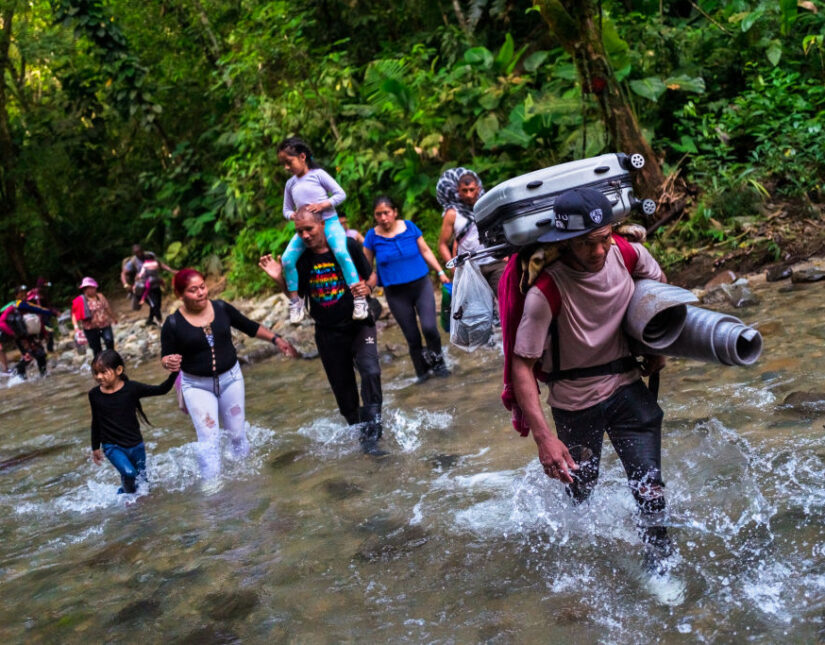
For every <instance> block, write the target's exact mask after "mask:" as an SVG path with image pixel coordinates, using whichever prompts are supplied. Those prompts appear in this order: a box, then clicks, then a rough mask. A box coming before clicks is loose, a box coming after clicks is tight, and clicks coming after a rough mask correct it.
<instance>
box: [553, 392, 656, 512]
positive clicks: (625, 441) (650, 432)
mask: <svg viewBox="0 0 825 645" xmlns="http://www.w3.org/2000/svg"><path fill="white" fill-rule="evenodd" d="M663 416H664V415H663V413H662V409H661V408H660V407H659V404H658V403H657V402H656V397H655V396H654V395H653V394H652V393H651V392H650V390H648V388H647V387H646V386H645V384H644V382H643V381H642V380H641V379H639V380H638V381H636V382H635V383H631V384H630V385H626V386H625V387H623V388H621V389H619V390H618V391H617V392H615V393H614V394H613V395H612V396H611V397H610V398H608V399H607V400H605V401H603V402H601V403H598V404H596V405H594V406H592V407H589V408H586V409H584V410H576V411H567V410H560V409H557V408H553V420H554V421H555V422H556V434H557V436H558V438H559V439H560V440H561V441H562V442H563V443H564V445H566V446H567V447H568V449H569V448H571V447H572V446H583V447H585V448H589V449H590V450H591V451H592V453H593V456H592V457H591V458H590V459H589V460H588V461H587V462H585V464H584V466H583V467H581V468H580V469H579V470H578V471H576V472H575V474H574V481H573V483H572V484H571V485H570V486H569V488H568V492H569V494H570V496H571V497H572V498H573V500H574V501H575V502H582V501H584V500H586V499H587V498H588V496H589V495H590V493H591V492H592V491H593V488H594V487H595V485H596V480H597V479H598V477H599V462H600V460H601V455H602V442H603V439H604V433H605V432H606V433H607V436H608V437H610V441H611V443H612V444H613V448H614V449H615V450H616V454H617V455H618V456H619V459H620V460H621V462H622V465H623V466H624V469H625V473H626V474H627V480H628V484H629V485H630V489H631V491H632V493H633V497H635V498H636V503H637V504H638V505H639V510H640V511H641V512H642V518H643V520H644V521H646V522H647V524H648V525H651V523H652V524H657V523H658V522H659V521H660V520H661V516H662V514H663V512H664V510H665V496H664V490H663V489H664V483H663V482H662V417H663ZM571 452H572V453H574V458H576V457H575V454H576V453H578V452H579V449H576V450H573V451H571Z"/></svg>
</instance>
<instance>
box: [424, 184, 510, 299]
mask: <svg viewBox="0 0 825 645" xmlns="http://www.w3.org/2000/svg"><path fill="white" fill-rule="evenodd" d="M483 194H484V187H483V186H482V184H481V178H480V177H479V176H478V175H477V174H476V173H474V172H473V171H472V170H468V169H466V168H451V169H450V170H447V171H445V172H444V174H442V175H441V177H440V179H439V180H438V185H437V186H436V196H437V198H438V203H439V204H440V205H441V207H442V208H443V209H444V211H443V212H442V214H441V216H442V218H443V219H442V221H441V234H440V235H439V237H438V252H439V254H440V255H441V258H442V259H443V260H444V262H448V261H450V260H451V259H452V258H453V257H454V256H455V255H458V254H460V253H472V252H474V251H479V250H481V249H483V248H484V245H483V244H482V243H481V241H480V240H479V237H478V227H477V226H476V222H475V219H474V218H473V206H475V203H476V202H477V201H478V198H479V197H481V195H483ZM454 243H455V245H456V247H457V248H456V249H455V251H456V252H455V253H453V244H454ZM473 261H474V262H475V263H476V265H477V266H478V268H479V269H480V271H481V275H483V276H484V279H485V280H486V281H487V284H489V285H490V288H491V289H492V290H493V293H494V294H498V283H499V280H501V276H502V274H503V273H504V267H505V266H506V263H505V262H504V261H503V260H497V259H496V258H493V257H486V258H478V259H476V260H473Z"/></svg>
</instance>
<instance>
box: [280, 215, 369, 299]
mask: <svg viewBox="0 0 825 645" xmlns="http://www.w3.org/2000/svg"><path fill="white" fill-rule="evenodd" d="M324 235H325V236H326V238H327V244H328V245H329V248H330V250H331V251H332V254H333V255H334V256H335V259H336V260H338V266H340V267H341V270H342V271H343V272H344V280H346V281H347V286H350V287H351V286H352V285H354V284H358V283H359V282H360V281H361V277H360V276H359V275H358V269H356V268H355V263H354V262H353V261H352V258H351V257H350V255H349V251H348V250H347V233H346V231H344V227H343V226H341V222H340V220H339V219H338V217H337V216H336V217H331V218H329V219H328V220H325V221H324ZM305 250H306V246H305V245H304V241H303V240H302V239H301V238H300V237H298V236H297V235H295V236H293V238H292V240H290V242H289V245H288V246H287V247H286V251H284V253H283V255H282V256H281V262H283V265H284V277H285V278H286V288H287V291H298V270H297V269H296V268H295V265H296V264H297V263H298V258H300V257H301V254H302V253H303V252H304V251H305Z"/></svg>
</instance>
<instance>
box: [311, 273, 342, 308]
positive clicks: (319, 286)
mask: <svg viewBox="0 0 825 645" xmlns="http://www.w3.org/2000/svg"><path fill="white" fill-rule="evenodd" d="M346 292H347V282H346V280H344V279H343V276H341V274H340V273H339V271H338V265H336V264H335V262H316V263H315V264H313V265H312V269H311V273H310V277H309V297H310V298H311V299H312V300H313V301H315V302H317V303H318V304H319V305H321V306H322V307H330V306H332V305H334V304H336V303H337V302H338V301H339V300H340V299H341V298H342V297H343V296H344V294H345V293H346Z"/></svg>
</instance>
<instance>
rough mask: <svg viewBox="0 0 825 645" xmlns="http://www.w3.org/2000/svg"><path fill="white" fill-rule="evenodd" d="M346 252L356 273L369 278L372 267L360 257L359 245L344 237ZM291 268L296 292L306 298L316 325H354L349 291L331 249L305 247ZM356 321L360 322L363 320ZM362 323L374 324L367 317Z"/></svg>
mask: <svg viewBox="0 0 825 645" xmlns="http://www.w3.org/2000/svg"><path fill="white" fill-rule="evenodd" d="M347 251H349V254H350V257H351V258H352V261H353V262H354V263H355V268H356V269H357V270H358V275H359V276H361V278H362V279H363V280H366V279H367V278H369V276H370V274H371V273H372V267H371V266H370V264H369V262H367V258H366V257H364V251H363V250H362V249H361V245H360V244H359V243H358V242H356V241H355V240H353V239H352V238H348V239H347ZM295 268H296V269H297V270H298V294H299V295H300V296H301V297H302V298H307V299H308V300H309V315H310V316H311V317H312V319H313V320H314V321H315V324H316V325H317V326H319V327H327V328H334V327H342V326H349V325H352V324H355V322H356V321H353V320H352V306H353V303H352V293H351V292H350V290H349V287H348V286H347V282H346V280H345V279H344V273H343V271H342V270H341V267H339V266H338V263H337V262H336V260H335V256H334V255H333V254H332V251H328V252H327V253H313V252H312V251H310V250H309V249H307V250H306V251H304V252H303V254H301V257H300V258H298V262H297V263H296V265H295ZM359 324H364V321H360V322H359ZM366 324H369V325H373V324H375V323H374V321H373V320H372V319H371V318H369V319H368V322H367V323H366Z"/></svg>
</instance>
